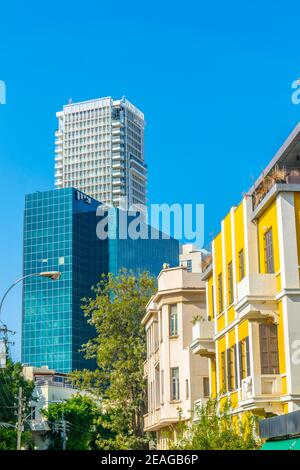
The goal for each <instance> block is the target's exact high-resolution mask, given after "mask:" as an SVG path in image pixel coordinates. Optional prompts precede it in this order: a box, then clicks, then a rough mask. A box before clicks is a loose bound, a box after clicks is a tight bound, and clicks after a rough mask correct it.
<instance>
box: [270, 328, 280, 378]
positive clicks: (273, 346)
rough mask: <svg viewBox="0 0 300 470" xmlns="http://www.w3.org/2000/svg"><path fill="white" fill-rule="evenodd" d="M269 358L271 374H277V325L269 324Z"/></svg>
mask: <svg viewBox="0 0 300 470" xmlns="http://www.w3.org/2000/svg"><path fill="white" fill-rule="evenodd" d="M270 360H271V364H270V365H271V370H272V374H279V357H278V337H277V325H270Z"/></svg>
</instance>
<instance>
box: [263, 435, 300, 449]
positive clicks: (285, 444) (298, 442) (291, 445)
mask: <svg viewBox="0 0 300 470" xmlns="http://www.w3.org/2000/svg"><path fill="white" fill-rule="evenodd" d="M260 450H300V437H297V438H294V439H283V440H278V441H267V442H265V443H264V444H263V446H262V447H261V448H260Z"/></svg>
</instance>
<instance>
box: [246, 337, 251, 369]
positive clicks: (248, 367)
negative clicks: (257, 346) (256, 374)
mask: <svg viewBox="0 0 300 470" xmlns="http://www.w3.org/2000/svg"><path fill="white" fill-rule="evenodd" d="M245 342H246V367H247V369H246V370H247V377H249V375H250V374H251V371H250V348H249V336H247V338H245Z"/></svg>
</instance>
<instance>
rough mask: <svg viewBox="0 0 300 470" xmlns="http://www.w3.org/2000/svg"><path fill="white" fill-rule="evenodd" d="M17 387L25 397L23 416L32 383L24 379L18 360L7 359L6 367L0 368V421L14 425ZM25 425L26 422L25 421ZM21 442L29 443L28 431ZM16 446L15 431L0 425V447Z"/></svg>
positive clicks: (10, 448) (26, 412)
mask: <svg viewBox="0 0 300 470" xmlns="http://www.w3.org/2000/svg"><path fill="white" fill-rule="evenodd" d="M19 387H22V388H23V397H24V398H25V410H24V413H25V416H26V414H28V413H29V411H30V407H29V402H30V400H31V396H32V392H33V389H34V384H33V382H31V381H28V380H26V379H25V377H24V376H23V374H22V365H21V364H20V363H19V362H16V363H13V362H12V360H11V359H9V360H8V361H7V364H6V368H5V369H1V370H0V423H6V424H9V425H13V426H14V425H15V424H16V422H17V417H16V414H15V413H16V411H17V400H16V397H17V396H18V392H19ZM25 426H26V423H25ZM22 437H23V439H22V444H23V445H24V444H25V445H30V440H31V439H30V433H29V432H25V433H23V435H22ZM16 446H17V433H16V430H15V429H13V428H11V427H4V426H3V425H0V449H1V450H14V449H16Z"/></svg>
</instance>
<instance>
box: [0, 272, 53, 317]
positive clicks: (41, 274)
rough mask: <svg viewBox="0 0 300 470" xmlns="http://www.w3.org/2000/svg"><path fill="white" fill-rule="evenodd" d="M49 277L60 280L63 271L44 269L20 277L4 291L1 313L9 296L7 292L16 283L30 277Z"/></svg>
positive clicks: (0, 306)
mask: <svg viewBox="0 0 300 470" xmlns="http://www.w3.org/2000/svg"><path fill="white" fill-rule="evenodd" d="M36 276H37V277H47V278H49V279H51V280H52V281H58V279H59V278H60V276H61V272H59V271H43V272H41V273H33V274H27V275H26V276H22V277H20V279H17V280H16V281H15V282H14V283H13V284H12V285H11V286H10V287H9V288H8V289H7V291H6V292H5V293H4V295H3V297H2V299H1V302H0V314H1V309H2V305H3V302H4V300H5V298H6V296H7V294H8V293H9V292H10V291H11V289H12V288H13V287H15V285H16V284H18V283H19V282H22V281H24V279H27V278H28V277H36Z"/></svg>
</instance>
